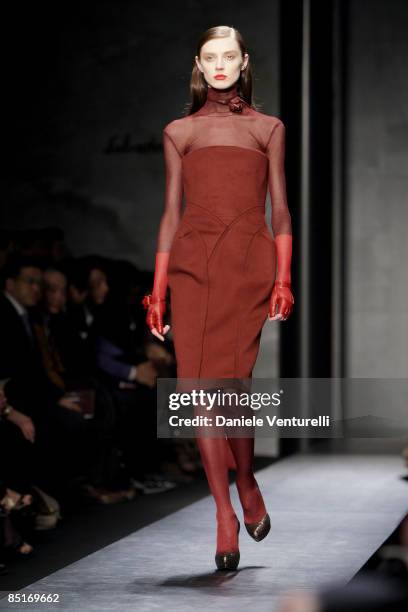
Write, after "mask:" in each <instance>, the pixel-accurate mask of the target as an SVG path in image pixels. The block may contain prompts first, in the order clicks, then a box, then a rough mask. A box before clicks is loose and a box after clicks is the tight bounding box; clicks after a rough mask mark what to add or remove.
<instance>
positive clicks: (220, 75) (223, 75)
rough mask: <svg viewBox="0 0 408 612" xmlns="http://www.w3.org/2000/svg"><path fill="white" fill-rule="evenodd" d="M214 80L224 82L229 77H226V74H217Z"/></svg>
mask: <svg viewBox="0 0 408 612" xmlns="http://www.w3.org/2000/svg"><path fill="white" fill-rule="evenodd" d="M214 78H215V79H217V80H220V81H223V80H224V79H226V78H227V77H226V76H225V74H216V75H215V77H214Z"/></svg>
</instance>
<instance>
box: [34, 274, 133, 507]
mask: <svg viewBox="0 0 408 612" xmlns="http://www.w3.org/2000/svg"><path fill="white" fill-rule="evenodd" d="M43 279H44V290H43V296H42V300H41V303H40V307H41V308H40V311H39V316H38V317H37V321H36V322H35V323H34V329H35V331H36V335H37V339H38V343H39V346H40V350H41V354H42V358H43V364H44V368H45V371H46V372H47V375H48V377H49V378H50V380H51V381H52V382H53V383H54V384H55V385H56V386H57V387H59V388H61V389H63V390H64V391H65V392H69V393H70V394H71V395H70V397H71V398H76V400H77V401H78V402H79V405H80V406H81V405H83V404H86V405H84V406H83V408H84V409H86V410H87V415H88V417H91V420H90V422H89V423H88V427H89V431H90V434H91V436H90V440H89V441H88V445H87V450H88V457H89V459H88V465H89V466H90V467H88V470H87V474H88V476H89V479H90V481H91V482H88V483H87V484H86V491H87V492H88V493H92V496H93V497H95V498H96V499H99V501H104V500H108V501H109V500H110V499H111V500H112V502H113V501H118V500H119V499H118V496H119V497H120V495H119V494H120V491H112V492H109V486H112V485H113V484H114V483H112V482H108V481H107V474H106V473H105V472H108V473H109V474H111V471H112V470H111V468H110V467H109V466H110V463H112V461H113V457H114V456H115V450H114V448H113V427H114V421H115V407H114V404H113V401H112V398H111V396H110V395H109V394H108V392H107V391H106V390H105V389H103V388H102V386H101V384H100V383H99V382H98V381H97V379H96V378H91V377H88V379H87V380H85V378H84V377H82V378H80V380H78V377H77V376H76V373H75V372H74V373H73V374H72V375H71V372H70V370H69V367H68V366H67V365H66V364H65V362H64V345H67V344H68V343H70V338H71V333H70V331H71V330H70V329H69V325H68V323H67V321H66V316H65V312H64V310H65V306H66V297H67V296H66V289H67V280H66V276H65V274H64V273H63V272H62V270H60V269H58V268H56V267H55V266H49V267H47V268H46V269H45V271H44V274H43ZM77 350H78V347H77ZM90 404H92V405H90ZM108 468H109V469H108ZM122 493H123V495H122V497H123V499H125V498H126V499H129V498H130V496H131V490H130V487H128V488H127V489H126V490H125V491H123V492H122ZM105 503H106V502H105Z"/></svg>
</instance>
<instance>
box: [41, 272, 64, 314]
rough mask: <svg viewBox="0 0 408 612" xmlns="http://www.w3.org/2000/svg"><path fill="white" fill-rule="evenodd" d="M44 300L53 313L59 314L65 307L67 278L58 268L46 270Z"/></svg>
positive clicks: (49, 310) (48, 309)
mask: <svg viewBox="0 0 408 612" xmlns="http://www.w3.org/2000/svg"><path fill="white" fill-rule="evenodd" d="M44 300H45V307H46V309H47V311H48V312H50V313H51V314H58V313H59V312H61V311H62V310H63V308H64V307H65V304H66V301H67V280H66V278H65V276H64V275H63V274H61V273H60V272H57V270H46V271H45V272H44Z"/></svg>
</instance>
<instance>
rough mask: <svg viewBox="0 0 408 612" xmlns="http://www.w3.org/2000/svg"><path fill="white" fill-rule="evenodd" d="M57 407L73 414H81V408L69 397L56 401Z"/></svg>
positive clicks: (65, 396)
mask: <svg viewBox="0 0 408 612" xmlns="http://www.w3.org/2000/svg"><path fill="white" fill-rule="evenodd" d="M58 405H59V406H61V408H67V410H72V411H73V412H82V408H81V406H80V405H79V404H78V403H77V402H76V401H75V400H73V399H72V398H71V397H70V396H69V395H64V396H63V397H61V398H60V399H59V400H58Z"/></svg>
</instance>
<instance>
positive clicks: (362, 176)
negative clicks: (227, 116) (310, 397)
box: [346, 0, 408, 377]
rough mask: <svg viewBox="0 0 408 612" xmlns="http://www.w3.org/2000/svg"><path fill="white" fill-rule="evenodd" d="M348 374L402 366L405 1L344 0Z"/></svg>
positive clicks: (406, 207)
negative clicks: (346, 8) (346, 26)
mask: <svg viewBox="0 0 408 612" xmlns="http://www.w3.org/2000/svg"><path fill="white" fill-rule="evenodd" d="M349 26H350V34H351V36H350V41H349V49H348V52H349V63H348V70H349V97H348V108H349V114H348V136H347V143H348V160H347V180H348V194H347V216H348V222H347V232H346V253H347V261H346V270H347V276H348V281H347V287H346V289H347V304H346V329H347V332H346V341H347V375H348V376H350V377H406V376H407V374H408V240H407V229H408V195H407V194H408V163H407V161H408V79H407V64H408V45H407V41H408V38H407V32H408V3H407V2H406V1H405V0H391V1H390V2H384V1H382V0H352V1H351V2H350V22H349Z"/></svg>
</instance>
